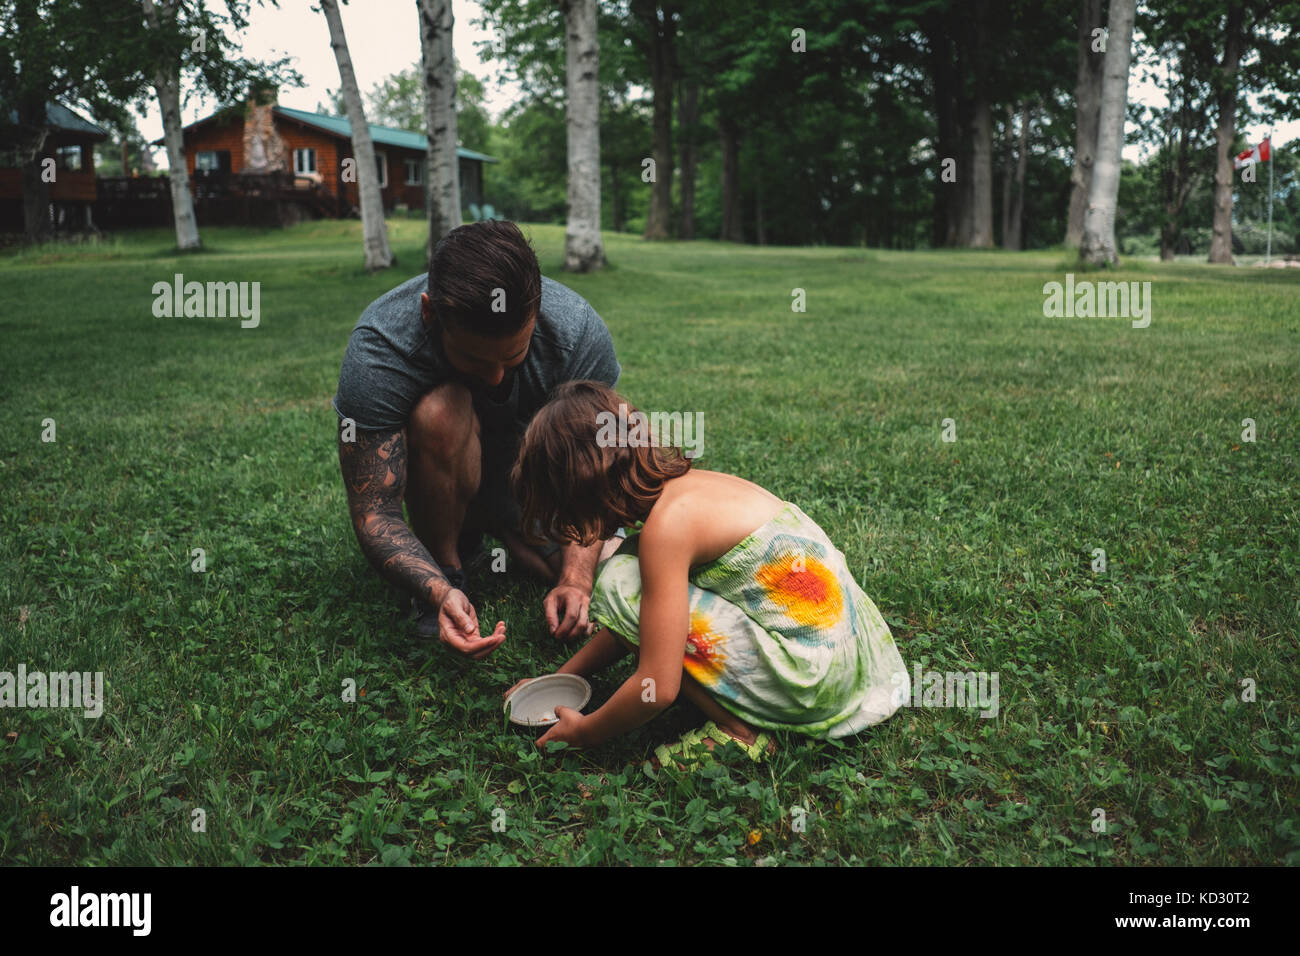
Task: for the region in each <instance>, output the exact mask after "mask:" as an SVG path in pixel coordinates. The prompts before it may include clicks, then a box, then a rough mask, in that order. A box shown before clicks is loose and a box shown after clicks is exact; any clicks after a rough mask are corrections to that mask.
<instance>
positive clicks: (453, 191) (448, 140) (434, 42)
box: [416, 0, 461, 262]
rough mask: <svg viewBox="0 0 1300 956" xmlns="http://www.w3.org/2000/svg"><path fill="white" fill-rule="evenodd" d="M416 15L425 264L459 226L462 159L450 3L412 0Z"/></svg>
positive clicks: (444, 0) (439, 0) (448, 0)
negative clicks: (424, 140)
mask: <svg viewBox="0 0 1300 956" xmlns="http://www.w3.org/2000/svg"><path fill="white" fill-rule="evenodd" d="M416 6H417V7H418V9H419V11H420V61H421V64H422V68H423V70H424V125H425V130H426V135H427V137H428V143H429V146H428V162H427V165H426V168H425V176H424V179H425V188H424V195H425V204H426V205H427V206H428V213H429V242H428V246H427V247H426V250H425V258H426V260H427V261H429V262H432V261H433V249H434V247H435V246H436V245H437V244H438V241H439V240H440V239H442V237H443V236H445V235H446V234H447V233H449V232H451V231H452V230H453V229H456V228H457V227H459V226H460V224H461V219H460V160H459V159H458V158H457V156H456V139H457V132H456V57H455V54H454V53H453V52H452V26H453V24H454V23H455V21H454V19H453V18H452V15H451V0H416Z"/></svg>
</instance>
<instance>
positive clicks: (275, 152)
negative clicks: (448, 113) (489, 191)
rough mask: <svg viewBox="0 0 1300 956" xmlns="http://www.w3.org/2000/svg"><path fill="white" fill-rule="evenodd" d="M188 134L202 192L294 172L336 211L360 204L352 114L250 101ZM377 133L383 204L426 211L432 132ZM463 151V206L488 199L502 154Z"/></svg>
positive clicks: (376, 129)
mask: <svg viewBox="0 0 1300 956" xmlns="http://www.w3.org/2000/svg"><path fill="white" fill-rule="evenodd" d="M184 135H185V165H186V167H187V169H188V171H189V174H190V178H191V183H192V184H193V185H192V188H193V189H195V191H196V194H201V193H202V192H203V191H204V190H205V189H213V188H220V186H222V185H223V184H225V183H229V182H232V181H234V180H235V178H236V177H239V176H246V177H247V176H259V175H265V174H289V175H291V176H292V179H293V184H294V186H295V187H296V188H298V189H302V190H305V191H313V192H315V193H317V194H318V195H319V194H320V193H322V192H323V193H325V194H327V195H328V196H329V197H331V198H332V199H333V200H334V203H333V204H332V206H333V214H334V215H350V214H353V213H354V212H355V209H356V207H357V206H358V205H359V197H358V191H357V183H356V182H355V175H353V176H351V177H348V181H345V179H344V176H343V171H344V169H345V161H346V160H348V159H351V158H353V153H352V128H351V125H350V124H349V122H348V120H347V118H346V117H339V116H325V115H323V114H320V113H308V112H305V111H304V110H296V109H290V108H289V107H287V106H280V105H279V104H278V103H270V104H266V105H257V104H256V103H254V102H251V101H250V102H249V103H248V104H247V105H246V106H244V105H241V106H236V107H231V108H228V109H225V110H219V111H218V112H216V113H213V114H212V115H211V116H208V117H206V118H204V119H201V120H199V121H198V122H195V123H191V124H190V125H189V126H187V127H185V130H184ZM370 138H371V140H372V141H373V143H374V147H375V163H376V165H377V166H378V171H379V185H380V192H381V194H382V195H383V201H384V209H385V210H386V211H392V210H393V209H395V208H397V207H399V206H403V207H406V208H410V209H424V208H425V175H426V169H425V163H426V153H427V150H426V138H425V135H424V134H423V133H416V132H411V131H409V130H401V129H391V128H389V127H386V126H375V125H373V124H371V125H370ZM159 142H161V141H159ZM456 155H457V158H458V161H459V167H460V190H461V207H462V208H468V206H469V205H470V204H471V203H474V204H478V205H481V204H482V203H483V166H484V165H485V164H486V163H495V162H497V160H496V159H494V158H493V157H491V156H486V155H484V154H483V153H479V152H475V151H474V150H470V149H462V148H458V149H457V150H456ZM318 211H320V210H319V206H318ZM327 214H328V213H327Z"/></svg>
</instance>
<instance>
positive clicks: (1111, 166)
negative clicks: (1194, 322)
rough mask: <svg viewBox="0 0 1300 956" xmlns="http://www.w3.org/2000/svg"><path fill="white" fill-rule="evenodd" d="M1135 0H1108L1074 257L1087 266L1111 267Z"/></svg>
mask: <svg viewBox="0 0 1300 956" xmlns="http://www.w3.org/2000/svg"><path fill="white" fill-rule="evenodd" d="M1135 14H1136V0H1111V3H1110V11H1109V15H1108V17H1107V29H1106V59H1105V61H1104V63H1103V65H1102V70H1103V76H1102V81H1101V114H1100V117H1099V119H1098V128H1097V154H1096V162H1095V164H1094V166H1093V169H1092V183H1091V185H1090V186H1089V188H1088V212H1087V215H1086V216H1085V217H1084V223H1083V239H1082V241H1081V242H1080V245H1079V258H1080V260H1081V261H1082V262H1084V263H1087V264H1088V265H1094V266H1100V265H1115V264H1116V263H1118V262H1119V256H1118V254H1117V253H1116V251H1115V204H1116V200H1117V199H1118V197H1119V173H1120V163H1121V161H1122V156H1121V153H1122V152H1123V149H1124V114H1125V112H1126V108H1127V106H1128V68H1129V61H1130V59H1131V54H1132V49H1131V48H1132V44H1133V20H1134V17H1135Z"/></svg>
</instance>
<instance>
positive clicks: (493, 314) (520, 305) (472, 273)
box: [429, 219, 542, 339]
mask: <svg viewBox="0 0 1300 956" xmlns="http://www.w3.org/2000/svg"><path fill="white" fill-rule="evenodd" d="M497 290H501V291H499V292H498V291H497ZM429 298H430V300H432V302H433V310H434V314H435V315H436V316H437V317H438V321H440V322H442V323H443V324H444V325H446V326H449V327H452V328H455V329H459V330H461V331H464V332H468V333H470V334H471V335H478V336H481V337H483V338H489V339H501V338H507V337H508V336H511V335H513V334H514V333H516V332H518V331H519V330H520V329H522V328H523V327H524V326H525V325H527V324H528V320H529V319H530V318H532V317H534V316H535V315H536V314H537V310H538V308H539V307H540V305H541V300H542V270H541V267H540V266H539V265H538V264H537V253H535V252H534V251H533V247H532V245H531V244H530V243H529V241H528V240H527V239H525V238H524V234H523V233H522V232H520V231H519V227H518V226H516V225H515V224H514V223H513V222H504V221H502V220H497V219H489V220H486V221H484V222H473V223H469V224H468V225H465V226H460V227H458V228H456V229H453V230H452V231H451V232H449V233H447V235H445V236H443V237H442V239H441V240H439V242H438V245H437V246H435V247H434V250H433V259H432V261H431V262H430V264H429Z"/></svg>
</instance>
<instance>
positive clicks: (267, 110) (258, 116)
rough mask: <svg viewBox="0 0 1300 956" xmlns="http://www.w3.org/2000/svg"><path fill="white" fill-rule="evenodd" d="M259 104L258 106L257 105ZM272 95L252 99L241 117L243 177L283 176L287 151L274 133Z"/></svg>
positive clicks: (286, 164) (287, 157) (287, 167)
mask: <svg viewBox="0 0 1300 956" xmlns="http://www.w3.org/2000/svg"><path fill="white" fill-rule="evenodd" d="M259 100H261V102H260V103H259V102H258V101H259ZM275 102H276V98H275V91H274V90H271V91H269V93H266V94H264V95H262V96H258V95H256V94H255V95H253V96H252V97H250V98H249V101H248V113H247V114H246V116H245V117H244V169H243V171H244V172H246V173H270V172H287V171H288V169H289V151H288V150H287V149H286V148H285V145H284V140H282V139H281V138H280V134H279V133H278V132H276V129H275V117H274V114H273V113H272V112H271V110H272V109H273V108H274V107H275Z"/></svg>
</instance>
